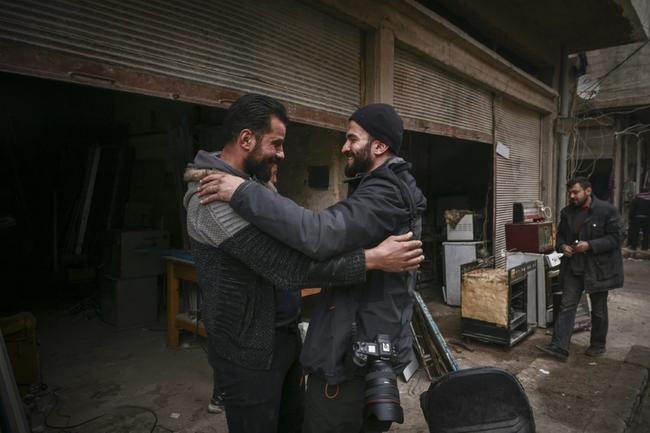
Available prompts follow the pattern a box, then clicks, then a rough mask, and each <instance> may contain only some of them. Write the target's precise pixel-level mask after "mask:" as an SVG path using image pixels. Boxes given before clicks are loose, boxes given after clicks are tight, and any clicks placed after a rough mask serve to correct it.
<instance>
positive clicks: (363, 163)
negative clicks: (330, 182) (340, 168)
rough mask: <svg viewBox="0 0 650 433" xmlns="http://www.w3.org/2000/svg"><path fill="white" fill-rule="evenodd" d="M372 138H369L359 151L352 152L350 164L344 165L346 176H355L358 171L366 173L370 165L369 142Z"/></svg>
mask: <svg viewBox="0 0 650 433" xmlns="http://www.w3.org/2000/svg"><path fill="white" fill-rule="evenodd" d="M373 140H374V139H373V138H369V139H368V142H367V143H366V145H365V146H364V147H363V148H362V149H361V150H360V151H359V153H356V154H355V153H354V152H353V154H352V157H353V159H352V164H346V165H345V175H346V176H347V177H355V176H356V175H358V174H360V173H366V172H368V171H369V170H370V167H371V166H372V160H371V159H370V152H371V144H372V142H373Z"/></svg>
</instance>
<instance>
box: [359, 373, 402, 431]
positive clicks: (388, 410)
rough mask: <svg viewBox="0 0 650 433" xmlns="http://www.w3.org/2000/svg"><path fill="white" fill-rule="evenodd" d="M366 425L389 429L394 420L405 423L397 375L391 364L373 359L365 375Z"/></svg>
mask: <svg viewBox="0 0 650 433" xmlns="http://www.w3.org/2000/svg"><path fill="white" fill-rule="evenodd" d="M365 381H366V389H365V405H364V419H365V423H364V425H365V427H366V429H367V430H369V431H377V432H384V431H388V429H389V428H390V425H391V424H392V423H393V422H398V423H400V424H401V423H403V422H404V412H403V410H402V407H401V406H400V400H399V390H398V389H397V376H395V373H394V372H393V370H392V368H391V367H390V365H389V364H388V363H386V362H384V361H381V360H373V361H372V362H371V363H370V369H369V372H368V374H366V376H365Z"/></svg>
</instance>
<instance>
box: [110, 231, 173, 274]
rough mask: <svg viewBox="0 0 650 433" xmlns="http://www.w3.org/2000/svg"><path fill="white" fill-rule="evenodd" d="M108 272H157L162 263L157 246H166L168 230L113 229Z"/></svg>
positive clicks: (163, 269)
mask: <svg viewBox="0 0 650 433" xmlns="http://www.w3.org/2000/svg"><path fill="white" fill-rule="evenodd" d="M110 238H111V241H110V242H111V253H110V265H109V267H108V274H109V275H113V276H115V277H118V278H141V277H149V276H155V275H160V274H162V273H163V272H164V271H165V263H164V260H163V258H162V257H161V255H160V253H159V252H157V250H160V249H164V248H169V233H167V232H166V231H160V230H139V231H121V230H112V231H111V233H110Z"/></svg>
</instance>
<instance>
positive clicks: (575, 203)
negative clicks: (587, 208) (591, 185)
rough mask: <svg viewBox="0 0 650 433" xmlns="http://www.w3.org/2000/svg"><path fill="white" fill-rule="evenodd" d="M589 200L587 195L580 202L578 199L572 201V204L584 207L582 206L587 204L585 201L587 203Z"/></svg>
mask: <svg viewBox="0 0 650 433" xmlns="http://www.w3.org/2000/svg"><path fill="white" fill-rule="evenodd" d="M587 200H589V196H586V197H585V198H584V200H582V202H580V201H576V202H574V201H571V204H573V206H575V207H582V206H584V205H585V203H587Z"/></svg>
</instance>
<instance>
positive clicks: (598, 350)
mask: <svg viewBox="0 0 650 433" xmlns="http://www.w3.org/2000/svg"><path fill="white" fill-rule="evenodd" d="M605 352H607V350H606V349H605V348H604V347H594V346H589V347H587V349H586V350H585V355H587V356H593V357H594V358H595V357H599V356H603V355H604V354H605Z"/></svg>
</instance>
